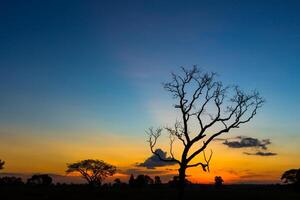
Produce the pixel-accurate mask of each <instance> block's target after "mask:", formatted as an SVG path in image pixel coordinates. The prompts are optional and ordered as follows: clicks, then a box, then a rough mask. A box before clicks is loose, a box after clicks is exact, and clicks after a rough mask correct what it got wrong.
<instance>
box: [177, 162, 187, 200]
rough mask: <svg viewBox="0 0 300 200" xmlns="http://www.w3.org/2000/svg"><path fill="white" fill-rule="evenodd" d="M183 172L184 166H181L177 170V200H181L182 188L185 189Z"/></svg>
mask: <svg viewBox="0 0 300 200" xmlns="http://www.w3.org/2000/svg"><path fill="white" fill-rule="evenodd" d="M185 171H186V166H184V165H182V166H180V168H179V180H178V200H182V199H183V196H184V188H185V184H186V183H185V176H186V175H185Z"/></svg>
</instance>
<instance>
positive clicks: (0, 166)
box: [0, 159, 5, 169]
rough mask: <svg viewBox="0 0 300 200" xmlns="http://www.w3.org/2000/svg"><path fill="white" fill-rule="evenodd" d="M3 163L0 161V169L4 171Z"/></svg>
mask: <svg viewBox="0 0 300 200" xmlns="http://www.w3.org/2000/svg"><path fill="white" fill-rule="evenodd" d="M4 164H5V162H4V161H2V160H1V159H0V169H4Z"/></svg>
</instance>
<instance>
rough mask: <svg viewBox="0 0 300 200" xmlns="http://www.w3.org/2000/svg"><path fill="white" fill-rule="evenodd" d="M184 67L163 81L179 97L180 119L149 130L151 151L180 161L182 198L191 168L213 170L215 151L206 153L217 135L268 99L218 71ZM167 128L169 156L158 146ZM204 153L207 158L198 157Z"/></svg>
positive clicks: (241, 121)
mask: <svg viewBox="0 0 300 200" xmlns="http://www.w3.org/2000/svg"><path fill="white" fill-rule="evenodd" d="M181 70H182V71H181V73H180V74H174V73H172V81H171V82H168V83H164V84H163V86H164V89H165V90H166V91H168V92H170V93H171V95H172V97H173V98H174V99H176V102H177V103H176V104H175V105H174V107H175V109H179V111H180V112H179V113H180V119H179V120H177V121H176V122H175V123H174V126H173V127H165V128H158V129H153V128H150V129H149V130H148V131H146V132H147V134H148V135H149V140H148V142H149V144H150V149H151V152H152V153H153V154H155V155H156V156H158V158H159V159H160V160H162V161H165V162H173V163H174V162H175V163H177V164H178V165H179V170H178V172H179V186H180V194H179V198H182V196H183V191H184V185H185V184H184V183H185V178H186V170H187V169H188V168H190V167H197V166H201V167H202V169H203V171H209V162H210V160H211V158H212V151H211V153H210V155H209V156H206V154H205V149H206V148H207V146H208V144H209V143H210V142H211V141H213V139H214V138H216V137H217V136H219V135H221V134H223V133H226V132H229V131H230V130H231V129H235V128H239V127H240V125H242V124H245V123H247V122H249V121H250V120H251V119H252V118H253V117H254V116H255V115H256V112H257V110H258V109H259V108H261V106H262V105H263V103H264V100H263V98H261V97H260V95H259V93H258V92H257V91H253V92H250V93H245V92H243V91H242V90H241V89H239V87H237V86H231V87H230V86H224V85H223V84H222V82H220V81H216V80H215V78H216V74H215V73H205V72H202V71H200V70H199V69H198V68H197V67H196V66H193V68H192V69H190V70H188V69H185V68H183V67H182V68H181ZM191 124H197V128H196V130H194V131H192V128H191ZM163 131H166V132H167V134H169V139H170V148H169V153H170V156H171V158H169V159H166V158H163V157H161V155H159V154H158V153H157V152H156V148H155V147H156V144H157V140H158V138H159V137H160V136H161V134H162V133H163ZM177 141H179V143H180V144H181V145H182V147H183V148H182V152H181V155H180V158H176V157H175V154H174V147H173V146H174V143H175V142H177ZM200 153H203V157H204V160H203V161H199V160H198V159H197V161H194V160H196V157H197V156H198V155H199V154H200Z"/></svg>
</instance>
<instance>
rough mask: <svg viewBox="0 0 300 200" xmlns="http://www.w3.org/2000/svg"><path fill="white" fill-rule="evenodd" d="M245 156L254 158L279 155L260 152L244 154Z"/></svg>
mask: <svg viewBox="0 0 300 200" xmlns="http://www.w3.org/2000/svg"><path fill="white" fill-rule="evenodd" d="M244 154H246V155H253V156H276V155H278V154H277V153H273V152H262V151H258V152H256V153H248V152H244Z"/></svg>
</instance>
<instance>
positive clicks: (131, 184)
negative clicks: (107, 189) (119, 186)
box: [128, 174, 135, 187]
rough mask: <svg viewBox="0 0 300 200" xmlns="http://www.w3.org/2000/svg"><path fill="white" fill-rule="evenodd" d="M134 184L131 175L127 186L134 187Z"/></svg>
mask: <svg viewBox="0 0 300 200" xmlns="http://www.w3.org/2000/svg"><path fill="white" fill-rule="evenodd" d="M134 182H135V179H134V176H133V174H131V175H130V178H129V181H128V184H129V186H130V187H134Z"/></svg>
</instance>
